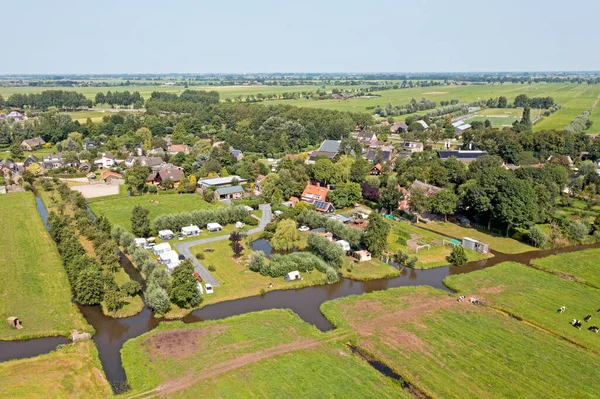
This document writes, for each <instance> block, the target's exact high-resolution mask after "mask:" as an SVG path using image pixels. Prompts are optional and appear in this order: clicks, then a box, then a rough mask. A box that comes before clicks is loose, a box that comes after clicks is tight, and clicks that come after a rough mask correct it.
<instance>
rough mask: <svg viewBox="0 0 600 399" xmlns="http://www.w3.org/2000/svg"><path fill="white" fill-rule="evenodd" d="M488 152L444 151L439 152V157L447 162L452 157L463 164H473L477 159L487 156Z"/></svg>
mask: <svg viewBox="0 0 600 399" xmlns="http://www.w3.org/2000/svg"><path fill="white" fill-rule="evenodd" d="M487 154H488V153H487V151H465V150H458V151H454V150H444V151H439V152H438V155H439V156H440V158H441V159H442V160H444V161H445V160H446V159H448V158H450V157H456V159H458V160H459V161H462V162H471V161H474V160H476V159H477V158H479V157H481V156H484V155H487Z"/></svg>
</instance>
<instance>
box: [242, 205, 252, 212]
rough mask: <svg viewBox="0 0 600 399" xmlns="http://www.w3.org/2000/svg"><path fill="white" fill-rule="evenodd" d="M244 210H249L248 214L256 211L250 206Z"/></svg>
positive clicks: (246, 206) (245, 206)
mask: <svg viewBox="0 0 600 399" xmlns="http://www.w3.org/2000/svg"><path fill="white" fill-rule="evenodd" d="M244 209H245V210H247V211H248V213H251V212H252V211H253V210H254V208H252V207H251V206H248V205H244Z"/></svg>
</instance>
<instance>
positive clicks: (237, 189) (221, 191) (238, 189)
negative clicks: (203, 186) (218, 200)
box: [215, 186, 244, 195]
mask: <svg viewBox="0 0 600 399" xmlns="http://www.w3.org/2000/svg"><path fill="white" fill-rule="evenodd" d="M215 192H216V193H217V194H218V195H226V194H236V193H243V192H244V189H243V188H242V186H231V187H219V188H217V189H216V190H215Z"/></svg>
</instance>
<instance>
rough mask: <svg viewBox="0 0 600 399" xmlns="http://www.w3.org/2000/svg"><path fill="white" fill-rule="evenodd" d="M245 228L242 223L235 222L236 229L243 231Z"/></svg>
mask: <svg viewBox="0 0 600 399" xmlns="http://www.w3.org/2000/svg"><path fill="white" fill-rule="evenodd" d="M244 226H246V225H245V224H244V223H243V222H235V228H236V229H243V228H244Z"/></svg>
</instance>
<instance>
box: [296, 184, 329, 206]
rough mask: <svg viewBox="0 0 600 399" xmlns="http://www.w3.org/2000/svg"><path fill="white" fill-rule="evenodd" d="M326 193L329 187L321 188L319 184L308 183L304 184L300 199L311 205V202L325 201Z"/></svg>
mask: <svg viewBox="0 0 600 399" xmlns="http://www.w3.org/2000/svg"><path fill="white" fill-rule="evenodd" d="M328 193H329V187H321V184H320V183H317V184H316V185H314V184H310V182H308V183H306V187H304V191H303V192H302V196H301V197H300V199H302V201H305V202H310V203H312V201H325V200H326V199H327V194H328Z"/></svg>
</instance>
